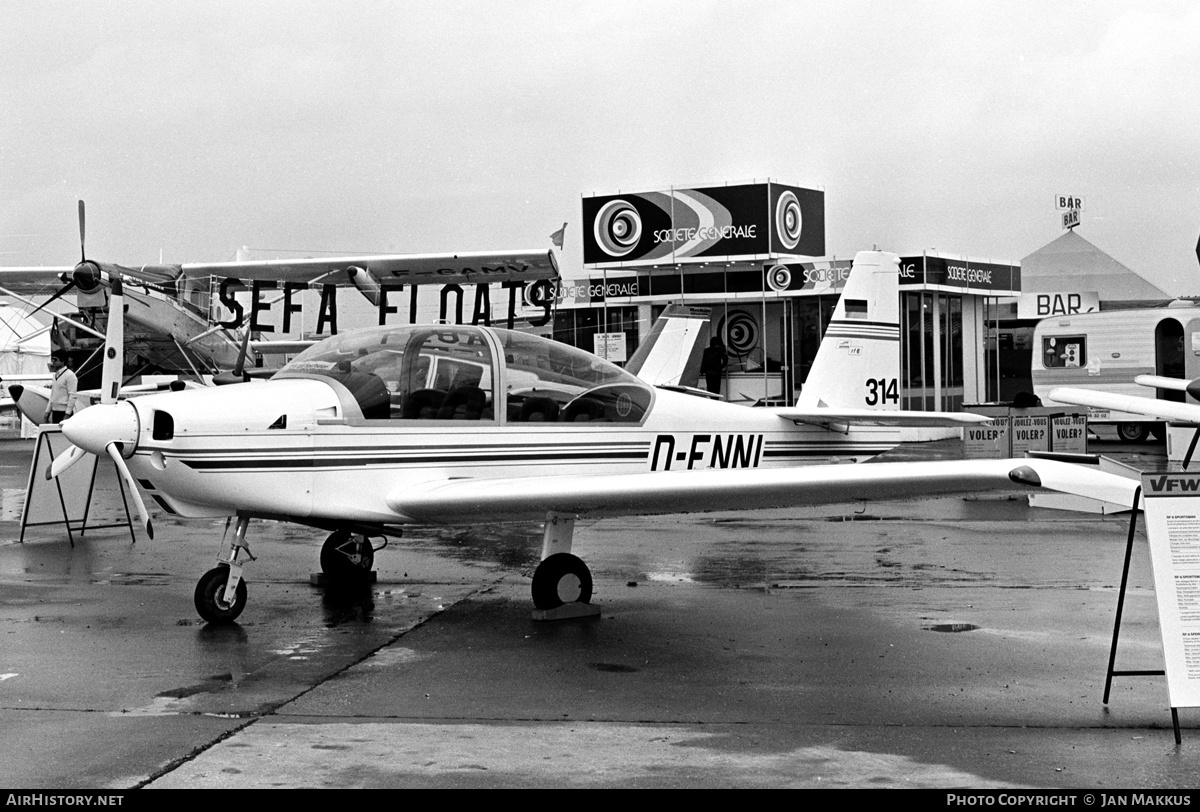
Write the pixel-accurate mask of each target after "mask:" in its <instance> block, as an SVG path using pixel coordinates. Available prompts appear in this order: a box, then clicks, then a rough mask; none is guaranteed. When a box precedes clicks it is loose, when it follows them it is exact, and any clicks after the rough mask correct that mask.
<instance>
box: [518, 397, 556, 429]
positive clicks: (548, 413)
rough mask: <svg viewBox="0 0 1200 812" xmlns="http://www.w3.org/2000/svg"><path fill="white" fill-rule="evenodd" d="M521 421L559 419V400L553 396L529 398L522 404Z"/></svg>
mask: <svg viewBox="0 0 1200 812" xmlns="http://www.w3.org/2000/svg"><path fill="white" fill-rule="evenodd" d="M517 421H518V422H521V423H555V422H557V421H558V401H556V400H553V399H551V398H529V399H527V400H526V401H525V402H524V403H522V404H521V414H520V416H518V417H517Z"/></svg>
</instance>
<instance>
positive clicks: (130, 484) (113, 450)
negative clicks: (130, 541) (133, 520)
mask: <svg viewBox="0 0 1200 812" xmlns="http://www.w3.org/2000/svg"><path fill="white" fill-rule="evenodd" d="M104 450H105V451H107V452H108V456H110V457H112V461H113V462H114V463H116V465H117V471H118V472H119V473H120V474H121V479H123V480H125V486H126V487H127V488H128V489H129V493H130V494H131V495H132V496H133V506H134V507H135V508H137V514H138V518H139V519H141V520H142V527H144V528H146V535H147V536H149V537H150V538H152V539H153V538H154V525H152V524H151V523H150V513H149V512H148V511H147V510H146V503H145V502H144V501H142V494H141V493H140V492H139V491H138V489H137V483H136V482H134V481H133V474H131V473H129V466H127V465H126V464H125V458H124V457H122V456H121V452H120V450H119V449H118V448H117V444H116V443H109V444H108V445H106V446H105V447H104Z"/></svg>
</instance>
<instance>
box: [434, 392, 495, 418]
mask: <svg viewBox="0 0 1200 812" xmlns="http://www.w3.org/2000/svg"><path fill="white" fill-rule="evenodd" d="M486 406H487V395H486V394H485V393H484V391H483V390H482V389H480V388H479V387H478V386H459V387H457V388H455V389H451V390H450V391H449V392H448V393H447V394H446V399H445V400H444V401H442V405H441V407H440V408H439V409H438V413H437V416H438V420H479V419H481V418H482V417H483V410H484V407H486Z"/></svg>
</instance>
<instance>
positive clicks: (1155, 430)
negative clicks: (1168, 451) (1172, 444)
mask: <svg viewBox="0 0 1200 812" xmlns="http://www.w3.org/2000/svg"><path fill="white" fill-rule="evenodd" d="M1150 436H1151V437H1153V438H1154V439H1155V440H1158V441H1159V442H1160V443H1161V442H1162V441H1163V440H1165V439H1167V424H1166V423H1154V424H1153V425H1151V426H1150Z"/></svg>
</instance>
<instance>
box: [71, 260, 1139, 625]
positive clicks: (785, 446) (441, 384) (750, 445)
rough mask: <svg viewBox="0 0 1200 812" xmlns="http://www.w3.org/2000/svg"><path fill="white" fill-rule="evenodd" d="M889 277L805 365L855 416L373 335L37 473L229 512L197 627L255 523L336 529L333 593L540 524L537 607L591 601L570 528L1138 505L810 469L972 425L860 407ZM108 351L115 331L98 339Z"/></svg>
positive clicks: (1075, 469)
mask: <svg viewBox="0 0 1200 812" xmlns="http://www.w3.org/2000/svg"><path fill="white" fill-rule="evenodd" d="M897 273H898V261H897V257H896V256H895V255H892V254H883V253H873V252H872V253H862V254H859V256H858V257H857V258H856V260H855V265H854V272H853V274H852V275H851V279H850V280H849V281H848V282H847V286H846V289H845V291H844V292H843V295H842V299H841V301H840V302H839V304H838V305H837V309H836V310H835V312H834V315H833V318H832V320H831V323H830V328H829V333H830V337H827V338H826V340H825V342H824V343H823V344H822V347H821V353H820V354H821V355H822V356H825V357H824V358H821V357H819V358H818V359H817V361H816V363H814V368H813V373H814V375H816V376H817V378H816V380H817V381H825V382H828V381H832V380H834V379H836V380H837V381H838V382H839V385H838V387H836V391H838V392H840V393H842V394H847V393H850V392H852V391H853V392H857V393H858V394H857V397H856V399H855V401H853V402H845V401H843V402H840V403H839V402H836V401H831V400H828V399H827V398H826V397H824V396H823V395H822V396H818V394H817V393H816V392H815V391H814V392H810V393H809V395H808V398H807V399H804V400H802V405H799V406H796V407H788V408H773V409H755V408H747V407H744V406H736V405H732V404H728V403H723V402H718V401H712V400H707V399H704V398H698V397H694V396H692V395H688V394H684V393H680V392H673V391H668V390H659V389H655V388H653V387H651V386H649V385H648V384H646V383H645V382H644V381H642V380H640V379H638V378H637V377H635V376H633V375H631V374H629V373H627V372H626V371H624V370H622V369H621V368H619V367H617V366H615V365H613V364H610V363H608V362H606V361H603V360H601V359H599V358H597V357H596V356H594V355H591V354H589V353H586V352H584V351H582V350H579V349H575V348H573V347H570V346H566V345H563V344H559V343H557V342H553V341H549V340H546V339H543V338H539V337H536V336H532V335H528V334H524V333H519V332H513V331H510V330H502V329H493V328H485V327H477V326H468V325H434V326H417V325H406V326H395V327H379V328H370V329H365V330H359V331H354V332H351V333H345V334H342V335H338V336H334V337H332V338H329V339H326V340H325V341H322V342H321V343H319V344H317V345H315V346H313V347H312V348H310V349H309V350H307V351H306V352H304V353H303V354H302V355H300V356H298V357H297V358H295V359H294V360H293V361H292V362H291V363H290V364H288V365H287V366H285V367H284V368H283V369H282V370H281V371H280V372H279V373H277V374H276V375H275V376H274V377H273V378H272V379H271V380H270V381H267V382H264V383H256V384H251V385H234V386H225V387H220V388H212V389H203V390H192V391H183V392H173V393H165V394H152V395H145V396H143V397H139V398H137V399H133V400H126V401H120V402H118V401H117V400H116V398H115V394H116V390H115V388H112V389H106V391H105V393H104V395H105V397H104V402H103V403H101V404H100V405H96V406H92V407H90V408H88V409H85V410H83V411H81V412H80V413H79V414H77V415H75V416H74V417H72V418H70V419H68V420H67V421H65V422H64V423H63V433H64V434H65V435H66V436H67V438H68V439H69V440H70V441H71V442H72V443H73V444H74V446H73V447H72V448H70V449H68V450H67V451H66V452H64V453H63V454H62V455H61V456H60V457H59V458H58V459H56V460H55V461H54V463H53V464H52V466H51V471H50V472H49V473H50V474H57V473H58V472H60V471H61V470H63V469H64V468H65V467H66V466H67V465H70V464H71V463H72V462H73V461H74V460H75V459H77V458H78V457H80V456H81V455H82V454H83V452H85V451H86V452H91V453H94V454H101V453H104V454H108V455H109V456H110V457H112V459H113V460H114V461H115V462H116V464H117V467H118V470H120V471H121V472H122V475H123V476H124V477H125V479H126V481H128V482H130V483H132V481H133V479H134V478H136V480H137V482H138V483H139V484H140V485H141V487H142V488H143V489H145V491H146V492H147V493H149V494H150V495H151V496H152V497H153V498H154V500H155V501H156V502H157V503H158V504H159V505H160V506H161V507H162V508H163V509H164V510H166V511H168V512H169V513H172V514H175V515H180V516H185V517H206V518H210V517H220V516H229V517H232V516H236V517H237V525H236V532H235V533H234V535H233V538H232V540H231V541H229V542H228V546H227V550H225V551H223V552H222V555H221V557H220V558H219V565H218V566H217V567H215V568H214V569H212V570H210V571H209V572H208V573H206V574H205V575H204V576H203V577H202V578H201V579H200V582H199V584H198V585H197V587H196V592H195V603H196V609H197V611H198V612H199V613H200V615H201V617H203V618H204V619H205V620H207V621H209V622H228V621H232V620H233V619H234V618H236V617H237V616H238V615H239V613H241V611H242V609H243V608H244V606H245V603H246V595H247V593H246V585H245V581H244V580H243V577H242V570H243V565H244V563H245V562H244V560H243V559H244V558H246V557H249V558H252V556H250V555H249V546H248V540H247V529H248V526H249V523H250V520H251V519H252V518H270V519H279V520H286V521H292V522H297V523H300V524H304V525H309V526H312V527H317V528H322V529H324V530H327V531H330V532H331V535H330V536H329V538H328V539H327V540H326V542H325V544H324V547H323V548H322V551H321V564H322V567H323V569H324V571H325V573H326V574H327V575H328V576H330V577H331V578H341V579H353V578H357V579H361V578H362V576H363V575H364V574H365V573H366V572H369V571H370V568H371V565H372V563H373V557H374V551H375V550H374V548H373V547H372V545H371V542H370V539H371V538H373V537H383V536H389V535H391V536H395V535H399V531H400V528H401V527H402V526H403V525H406V524H414V523H419V524H450V525H453V524H477V523H479V522H481V521H508V520H544V521H545V531H544V536H543V542H542V561H541V564H540V565H539V566H538V567H537V570H536V572H535V573H534V576H533V583H532V591H533V602H534V605H535V606H536V607H538V608H540V609H554V608H557V607H560V606H562V605H563V604H564V603H570V602H579V603H588V602H589V601H590V598H591V592H592V578H591V574H590V572H589V571H588V568H587V566H586V565H585V564H584V563H583V561H581V560H580V559H579V558H578V557H576V556H575V555H573V554H572V553H571V545H572V535H573V531H574V525H575V522H576V520H578V519H580V518H598V517H604V516H623V515H643V514H656V513H683V512H690V511H711V510H746V509H751V510H752V509H756V508H767V507H780V506H790V505H797V504H809V503H828V502H834V503H836V502H850V501H859V500H866V499H879V498H888V497H895V496H907V495H912V496H925V495H928V494H932V493H942V492H957V491H970V490H980V489H992V488H997V487H1010V488H1029V487H1036V486H1042V487H1046V488H1052V489H1056V490H1063V491H1066V492H1069V493H1078V494H1084V495H1088V496H1095V497H1100V498H1105V499H1108V500H1110V501H1112V502H1116V503H1119V504H1132V499H1133V489H1134V487H1136V483H1132V481H1131V480H1125V479H1122V478H1120V477H1116V476H1112V475H1108V474H1104V473H1101V472H1099V471H1093V470H1087V469H1085V468H1083V467H1081V466H1074V465H1070V464H1067V463H1063V462H1059V461H1055V460H1044V459H1023V460H978V461H954V462H930V463H885V464H876V465H812V463H828V462H830V461H834V460H839V459H841V460H846V459H849V460H862V459H866V458H868V457H871V456H874V455H877V454H879V453H881V452H882V451H884V450H886V449H887V448H889V447H891V446H893V445H895V444H896V443H897V442H899V431H898V429H897V428H895V427H897V426H903V425H947V424H949V425H961V424H963V423H973V422H978V421H982V420H985V419H986V418H982V417H980V416H977V415H964V414H943V413H929V412H903V411H899V410H896V409H894V408H892V409H889V410H878V409H869V408H864V407H863V406H865V405H868V404H869V403H870V402H871V397H872V392H874V393H875V395H876V398H878V394H879V391H880V389H881V382H880V381H878V380H877V379H873V378H870V377H864V376H869V375H872V374H875V373H874V372H873V370H872V368H871V364H872V363H875V362H876V360H877V359H878V358H880V357H886V354H888V353H890V354H891V355H892V356H894V355H895V353H896V351H897V343H896V342H897V337H898V336H897V333H898V324H897V320H896V318H895V314H896V307H897V304H896V297H895V296H894V295H891V296H885V297H884V299H887V300H889V301H887V302H882V303H880V306H881V307H882V308H883V309H882V310H881V311H880V312H882V313H884V314H889V313H890V314H891V315H890V316H887V317H885V318H883V319H880V318H878V316H877V314H876V312H875V310H874V307H875V303H873V302H872V301H871V300H870V299H869V298H865V297H864V293H865V294H866V295H869V291H870V289H871V288H872V286H873V285H874V283H875V280H878V279H888V278H889V277H890V278H891V282H892V284H894V281H895V279H894V278H895V276H896V274H897ZM119 295H120V294H119V284H117V285H114V299H115V298H116V297H117V296H119ZM112 323H113V324H119V322H118V321H117V320H112ZM111 329H119V328H111V327H110V330H111ZM119 338H120V336H119V335H113V334H112V332H110V338H109V343H110V344H115V343H117V341H118V340H119ZM894 363H895V361H894V358H893V360H892V364H893V366H894ZM106 372H108V377H107V378H106V380H108V381H112V380H113V378H112V377H111V375H112V373H111V371H109V370H106ZM812 383H813V380H811V379H810V385H811V384H812ZM882 384H883V386H882V388H883V389H886V388H887V382H886V381H884V382H882ZM847 396H848V395H847ZM860 404H862V405H860ZM804 466H807V467H804ZM130 490H131V491H133V492H134V493H135V494H136V493H137V491H136V488H133V487H132V485H131V488H130ZM135 503H136V505H137V507H138V512H139V515H140V516H141V518H142V521H143V523H144V525H145V527H146V530H147V532H148V533H150V534H151V535H153V533H152V528H151V525H150V518H149V514H148V512H147V511H146V508H145V505H144V504H142V503H141V500H140V496H139V497H138V498H137V499H136V500H135Z"/></svg>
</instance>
